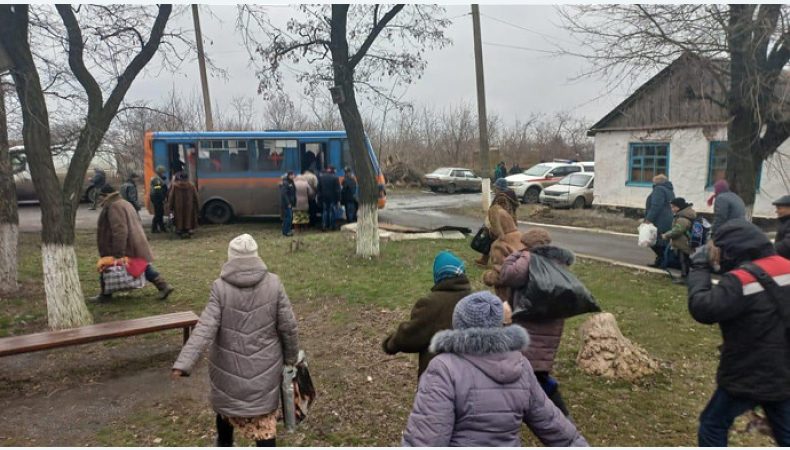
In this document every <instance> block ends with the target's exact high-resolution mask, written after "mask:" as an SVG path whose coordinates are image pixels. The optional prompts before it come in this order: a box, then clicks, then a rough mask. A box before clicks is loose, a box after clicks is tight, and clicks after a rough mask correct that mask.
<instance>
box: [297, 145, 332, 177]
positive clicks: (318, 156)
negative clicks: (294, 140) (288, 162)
mask: <svg viewBox="0 0 790 450" xmlns="http://www.w3.org/2000/svg"><path fill="white" fill-rule="evenodd" d="M325 150H326V147H325V144H324V143H323V142H307V143H304V144H302V151H301V153H302V172H304V171H305V170H310V171H311V172H313V173H315V174H317V173H319V172H321V171H322V170H323V169H324V167H325V166H326V164H327V162H326V151H325Z"/></svg>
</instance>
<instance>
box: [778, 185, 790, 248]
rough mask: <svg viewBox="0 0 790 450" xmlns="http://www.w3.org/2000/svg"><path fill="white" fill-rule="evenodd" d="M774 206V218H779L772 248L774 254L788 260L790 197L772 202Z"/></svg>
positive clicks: (789, 246) (786, 196)
mask: <svg viewBox="0 0 790 450" xmlns="http://www.w3.org/2000/svg"><path fill="white" fill-rule="evenodd" d="M774 206H776V217H778V218H779V229H778V230H776V239H774V242H775V244H774V247H776V253H778V254H780V255H781V256H784V257H785V258H787V259H790V195H785V196H782V198H780V199H779V200H777V201H775V202H774Z"/></svg>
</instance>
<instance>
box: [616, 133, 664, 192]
mask: <svg viewBox="0 0 790 450" xmlns="http://www.w3.org/2000/svg"><path fill="white" fill-rule="evenodd" d="M662 173H663V174H664V175H666V176H669V143H668V142H639V143H631V144H628V181H627V182H626V184H627V185H629V186H652V185H653V177H654V176H656V175H659V174H662Z"/></svg>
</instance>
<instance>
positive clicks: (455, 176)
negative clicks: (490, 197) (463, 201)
mask: <svg viewBox="0 0 790 450" xmlns="http://www.w3.org/2000/svg"><path fill="white" fill-rule="evenodd" d="M422 182H423V184H424V185H426V186H428V188H430V189H431V190H432V191H433V192H438V191H440V190H443V191H445V192H447V193H448V194H453V193H455V192H459V191H472V192H480V191H481V190H482V189H483V179H482V178H480V177H478V176H477V175H475V173H474V172H472V171H471V170H469V169H463V168H459V167H440V168H438V169H436V170H434V171H433V172H431V173H429V174H427V175H425V176H423V177H422Z"/></svg>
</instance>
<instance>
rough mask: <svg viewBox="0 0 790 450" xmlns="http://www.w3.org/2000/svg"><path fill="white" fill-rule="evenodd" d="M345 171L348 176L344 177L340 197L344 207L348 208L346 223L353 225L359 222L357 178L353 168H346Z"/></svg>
mask: <svg viewBox="0 0 790 450" xmlns="http://www.w3.org/2000/svg"><path fill="white" fill-rule="evenodd" d="M344 170H345V173H346V174H345V176H344V177H343V188H342V189H341V192H340V197H341V199H342V200H343V206H345V208H346V222H348V223H352V222H356V221H357V205H358V202H357V198H358V192H357V190H358V186H357V177H356V176H355V175H354V172H353V171H352V170H351V167H348V166H346V168H345V169H344Z"/></svg>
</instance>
